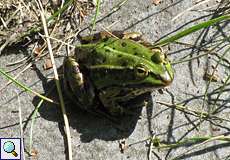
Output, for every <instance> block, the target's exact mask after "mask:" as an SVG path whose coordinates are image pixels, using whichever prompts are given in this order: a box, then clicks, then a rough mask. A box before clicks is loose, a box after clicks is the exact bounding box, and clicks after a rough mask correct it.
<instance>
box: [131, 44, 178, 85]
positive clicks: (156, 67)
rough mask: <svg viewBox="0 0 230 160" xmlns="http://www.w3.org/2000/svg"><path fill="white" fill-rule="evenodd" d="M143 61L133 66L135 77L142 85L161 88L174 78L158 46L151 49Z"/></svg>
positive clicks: (168, 63)
mask: <svg viewBox="0 0 230 160" xmlns="http://www.w3.org/2000/svg"><path fill="white" fill-rule="evenodd" d="M146 60H147V61H148V63H147V62H145V63H142V62H140V63H139V64H137V65H136V66H135V69H134V72H135V74H136V78H137V79H140V81H139V82H141V83H142V85H143V86H147V87H148V86H152V87H156V88H158V87H159V88H161V87H165V86H168V85H170V84H171V83H172V81H173V78H174V73H173V69H172V67H171V64H170V62H169V60H168V59H167V57H166V55H165V54H164V53H163V51H162V50H161V49H160V48H155V49H152V55H151V58H150V59H146Z"/></svg>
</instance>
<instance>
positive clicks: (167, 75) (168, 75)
mask: <svg viewBox="0 0 230 160" xmlns="http://www.w3.org/2000/svg"><path fill="white" fill-rule="evenodd" d="M160 77H161V79H162V81H163V82H164V83H165V85H166V86H168V85H170V84H171V83H172V81H173V78H174V76H173V73H172V72H169V71H167V72H164V73H163V74H161V75H160Z"/></svg>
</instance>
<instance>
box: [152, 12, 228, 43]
mask: <svg viewBox="0 0 230 160" xmlns="http://www.w3.org/2000/svg"><path fill="white" fill-rule="evenodd" d="M227 19H230V15H224V16H220V17H217V18H214V19H211V20H209V21H206V22H202V23H200V24H197V25H195V26H192V27H190V28H188V29H185V30H183V31H181V32H179V33H177V34H176V35H174V36H171V37H169V38H165V39H163V40H161V41H159V42H157V43H155V44H153V46H163V45H166V44H168V43H171V42H174V41H176V40H178V39H180V38H182V37H185V36H187V35H189V34H191V33H193V32H196V31H198V30H200V29H202V28H207V27H209V26H212V25H214V24H216V23H218V22H220V21H223V20H227Z"/></svg>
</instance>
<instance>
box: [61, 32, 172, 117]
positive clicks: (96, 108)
mask: <svg viewBox="0 0 230 160" xmlns="http://www.w3.org/2000/svg"><path fill="white" fill-rule="evenodd" d="M80 41H81V45H77V46H76V47H75V53H74V55H73V56H68V57H66V58H65V59H64V62H63V72H64V80H63V81H64V90H65V93H66V94H67V96H68V97H69V98H70V100H72V101H73V102H74V104H76V105H77V106H79V107H80V108H81V109H83V110H86V111H89V112H94V113H102V114H103V115H109V116H115V117H116V116H123V115H129V114H132V109H133V107H132V105H131V104H130V103H129V104H128V105H127V103H126V102H132V100H134V99H135V98H137V97H138V96H140V95H143V94H145V93H151V92H152V91H153V90H156V89H161V88H164V87H166V86H169V85H170V84H171V83H172V81H173V79H174V71H173V68H172V66H171V63H170V61H169V59H168V58H167V56H166V54H165V53H164V51H163V50H162V49H161V48H160V47H154V46H153V45H152V44H151V43H150V42H147V41H146V40H144V39H143V37H142V34H141V33H139V32H122V31H111V32H99V33H96V34H94V35H90V36H85V37H81V38H80Z"/></svg>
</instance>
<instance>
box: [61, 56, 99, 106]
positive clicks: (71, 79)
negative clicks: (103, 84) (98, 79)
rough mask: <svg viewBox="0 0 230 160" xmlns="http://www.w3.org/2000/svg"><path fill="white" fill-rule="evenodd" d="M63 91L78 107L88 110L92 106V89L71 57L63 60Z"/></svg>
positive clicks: (93, 95)
mask: <svg viewBox="0 0 230 160" xmlns="http://www.w3.org/2000/svg"><path fill="white" fill-rule="evenodd" d="M64 89H65V91H66V94H67V96H68V97H69V98H70V99H71V100H72V101H74V102H75V103H76V104H78V105H79V107H81V108H83V109H85V110H88V109H90V108H91V107H92V106H93V103H94V99H95V93H94V87H93V85H92V84H91V82H90V81H89V80H88V79H87V77H86V75H84V74H83V73H82V72H81V70H80V68H79V64H78V63H77V62H76V61H75V59H74V58H71V57H68V58H66V59H65V60H64Z"/></svg>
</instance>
